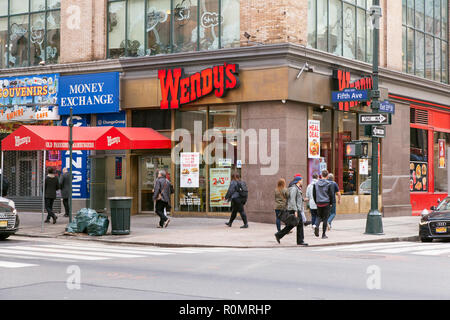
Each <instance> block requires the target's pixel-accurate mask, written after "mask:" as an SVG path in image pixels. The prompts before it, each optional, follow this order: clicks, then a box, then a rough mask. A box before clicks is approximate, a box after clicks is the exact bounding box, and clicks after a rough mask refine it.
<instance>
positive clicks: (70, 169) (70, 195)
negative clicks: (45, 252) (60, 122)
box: [69, 107, 73, 223]
mask: <svg viewBox="0 0 450 320" xmlns="http://www.w3.org/2000/svg"><path fill="white" fill-rule="evenodd" d="M72 129H73V121H72V107H70V117H69V177H70V179H69V181H70V183H69V190H70V193H69V223H70V222H72V158H73V156H72V147H73V139H72Z"/></svg>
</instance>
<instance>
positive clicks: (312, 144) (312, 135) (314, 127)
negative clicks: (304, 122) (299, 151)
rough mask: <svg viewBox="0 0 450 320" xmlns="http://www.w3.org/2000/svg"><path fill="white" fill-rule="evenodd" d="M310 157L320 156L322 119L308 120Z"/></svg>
mask: <svg viewBox="0 0 450 320" xmlns="http://www.w3.org/2000/svg"><path fill="white" fill-rule="evenodd" d="M308 158H309V159H318V158H320V121H318V120H308Z"/></svg>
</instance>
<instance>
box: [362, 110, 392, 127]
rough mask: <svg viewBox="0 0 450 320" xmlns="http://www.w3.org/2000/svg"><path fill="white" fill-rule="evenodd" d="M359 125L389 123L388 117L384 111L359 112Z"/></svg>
mask: <svg viewBox="0 0 450 320" xmlns="http://www.w3.org/2000/svg"><path fill="white" fill-rule="evenodd" d="M359 124H360V125H370V124H375V125H387V124H391V121H390V117H389V115H388V114H386V113H360V114H359Z"/></svg>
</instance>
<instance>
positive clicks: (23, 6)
mask: <svg viewBox="0 0 450 320" xmlns="http://www.w3.org/2000/svg"><path fill="white" fill-rule="evenodd" d="M9 5H10V8H9V11H10V13H11V14H18V13H27V12H28V1H27V0H26V1H17V0H15V1H10V4H9Z"/></svg>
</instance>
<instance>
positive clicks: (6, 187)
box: [0, 174, 9, 197]
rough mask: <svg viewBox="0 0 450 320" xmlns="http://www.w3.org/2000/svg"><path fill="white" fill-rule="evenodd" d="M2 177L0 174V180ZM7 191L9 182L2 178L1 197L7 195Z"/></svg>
mask: <svg viewBox="0 0 450 320" xmlns="http://www.w3.org/2000/svg"><path fill="white" fill-rule="evenodd" d="M2 177H3V176H2V175H1V174H0V179H2ZM8 189H9V182H8V179H6V178H5V177H3V190H2V197H6V196H7V195H8Z"/></svg>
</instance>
